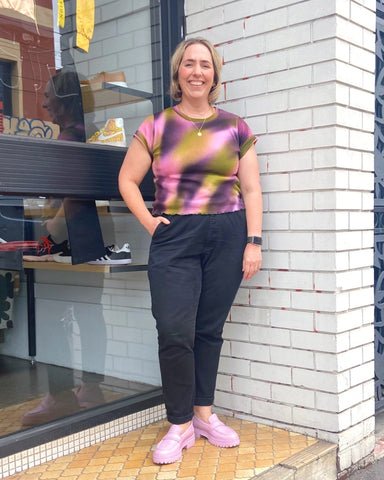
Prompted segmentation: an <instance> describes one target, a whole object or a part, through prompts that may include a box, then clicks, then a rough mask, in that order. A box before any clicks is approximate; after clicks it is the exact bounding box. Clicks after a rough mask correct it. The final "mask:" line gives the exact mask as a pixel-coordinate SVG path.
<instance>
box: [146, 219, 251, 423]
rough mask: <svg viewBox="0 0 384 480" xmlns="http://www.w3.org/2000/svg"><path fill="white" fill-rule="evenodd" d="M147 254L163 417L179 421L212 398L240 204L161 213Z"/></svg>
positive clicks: (240, 224)
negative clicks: (233, 208) (224, 209)
mask: <svg viewBox="0 0 384 480" xmlns="http://www.w3.org/2000/svg"><path fill="white" fill-rule="evenodd" d="M164 216H166V217H167V218H169V220H170V222H171V223H170V225H165V224H163V223H160V224H159V226H158V227H157V229H156V231H155V233H154V235H153V237H152V243H151V247H150V253H149V264H148V276H149V281H150V288H151V297H152V313H153V316H154V318H155V319H156V327H157V331H158V341H159V361H160V371H161V378H162V385H163V392H164V399H165V405H166V409H167V416H168V420H169V421H170V422H171V423H174V424H181V423H186V422H188V421H189V420H191V418H192V416H193V406H194V405H207V406H208V405H212V404H213V401H214V391H215V387H216V377H217V370H218V364H219V357H220V351H221V346H222V343H223V340H222V331H223V327H224V323H225V320H226V318H227V316H228V313H229V310H230V308H231V305H232V302H233V300H234V298H235V296H236V293H237V291H238V288H239V286H240V283H241V279H242V260H243V253H244V248H245V245H246V235H247V229H246V219H245V212H244V210H240V211H237V212H231V213H222V214H217V215H164Z"/></svg>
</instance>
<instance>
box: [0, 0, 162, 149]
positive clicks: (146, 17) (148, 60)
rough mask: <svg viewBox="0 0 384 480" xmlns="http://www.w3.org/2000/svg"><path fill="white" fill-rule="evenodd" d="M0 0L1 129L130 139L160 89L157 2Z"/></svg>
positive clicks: (116, 142) (104, 140) (117, 141)
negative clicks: (155, 31)
mask: <svg viewBox="0 0 384 480" xmlns="http://www.w3.org/2000/svg"><path fill="white" fill-rule="evenodd" d="M2 3H3V4H4V5H7V6H8V7H9V8H0V69H1V80H2V81H1V88H0V102H3V116H4V118H3V133H6V134H11V135H20V136H32V137H39V138H46V139H49V140H51V139H62V140H73V141H83V142H88V143H93V144H103V145H108V146H117V147H125V146H126V143H127V137H129V136H130V134H132V133H133V132H134V130H135V127H136V126H137V123H138V121H140V119H142V118H143V116H144V115H147V114H149V113H151V112H152V108H153V102H154V99H155V98H156V97H159V95H160V96H161V93H162V92H159V91H157V92H156V91H155V88H154V86H156V82H157V83H158V85H159V86H161V82H159V81H158V80H159V79H156V78H155V75H154V65H156V63H158V62H159V61H160V54H159V52H157V51H156V44H154V43H153V38H152V36H153V31H152V28H155V27H156V25H154V23H155V22H156V20H155V19H156V18H157V17H158V16H159V13H158V11H159V6H158V2H155V3H154V2H150V1H149V0H140V1H135V2H127V1H122V0H120V1H114V2H111V1H109V0H96V1H95V0H89V1H84V0H82V1H74V0H73V1H62V0H54V1H52V0H36V2H33V1H32V0H31V1H25V2H13V3H14V4H15V7H13V8H11V7H10V6H11V5H12V2H9V1H7V2H1V1H0V7H1V5H2ZM157 28H159V25H157Z"/></svg>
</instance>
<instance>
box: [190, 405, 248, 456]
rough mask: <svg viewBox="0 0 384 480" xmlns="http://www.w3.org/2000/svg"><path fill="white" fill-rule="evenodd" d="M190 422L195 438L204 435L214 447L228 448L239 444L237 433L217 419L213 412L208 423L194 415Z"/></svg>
mask: <svg viewBox="0 0 384 480" xmlns="http://www.w3.org/2000/svg"><path fill="white" fill-rule="evenodd" d="M192 423H193V426H194V427H195V436H196V438H200V437H205V438H206V439H207V440H208V441H209V443H212V445H215V446H216V447H225V448H229V447H237V445H239V444H240V439H239V436H238V435H237V433H236V432H235V431H234V430H232V428H230V427H227V425H225V424H224V423H223V422H222V421H221V420H219V419H218V418H217V415H216V414H215V413H214V414H212V415H211V416H210V417H209V423H205V422H203V421H202V420H200V419H199V418H197V417H196V416H194V417H193V420H192Z"/></svg>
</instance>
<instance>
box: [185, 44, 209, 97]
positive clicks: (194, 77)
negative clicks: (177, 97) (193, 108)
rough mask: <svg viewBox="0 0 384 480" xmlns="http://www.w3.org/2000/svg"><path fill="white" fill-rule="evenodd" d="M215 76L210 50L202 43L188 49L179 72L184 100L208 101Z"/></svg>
mask: <svg viewBox="0 0 384 480" xmlns="http://www.w3.org/2000/svg"><path fill="white" fill-rule="evenodd" d="M214 76H215V71H214V66H213V61H212V56H211V52H210V51H209V50H208V48H207V47H206V46H205V45H202V44H200V43H194V44H192V45H190V46H189V47H187V48H186V50H185V52H184V55H183V58H182V60H181V63H180V66H179V70H178V80H179V84H180V88H181V91H182V94H183V98H186V97H188V99H189V100H190V101H191V100H205V101H208V95H209V92H210V91H211V88H212V86H213V82H214Z"/></svg>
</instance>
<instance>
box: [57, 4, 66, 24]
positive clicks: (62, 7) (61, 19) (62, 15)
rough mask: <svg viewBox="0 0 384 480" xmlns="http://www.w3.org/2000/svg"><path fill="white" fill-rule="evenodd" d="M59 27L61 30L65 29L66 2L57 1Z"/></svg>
mask: <svg viewBox="0 0 384 480" xmlns="http://www.w3.org/2000/svg"><path fill="white" fill-rule="evenodd" d="M57 25H58V26H59V27H61V28H64V25H65V5H64V0H57Z"/></svg>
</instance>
